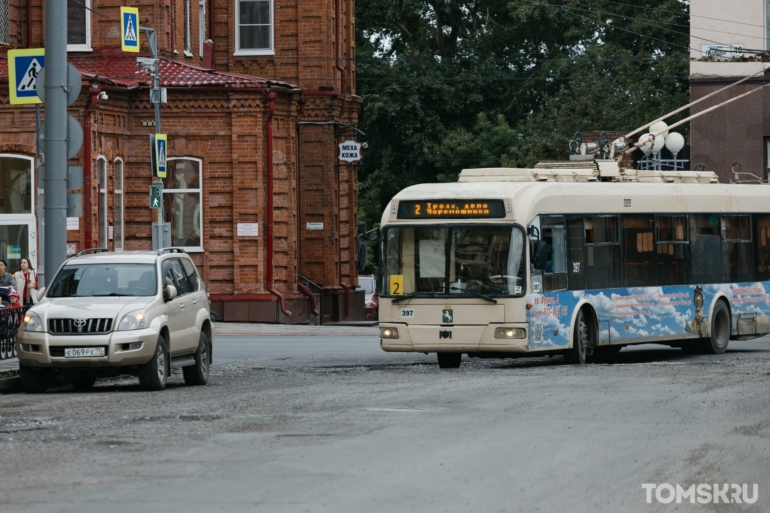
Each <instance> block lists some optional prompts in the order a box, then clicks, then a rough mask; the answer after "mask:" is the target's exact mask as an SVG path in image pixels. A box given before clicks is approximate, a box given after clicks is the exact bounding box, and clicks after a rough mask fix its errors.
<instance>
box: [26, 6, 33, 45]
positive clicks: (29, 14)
mask: <svg viewBox="0 0 770 513" xmlns="http://www.w3.org/2000/svg"><path fill="white" fill-rule="evenodd" d="M27 48H32V0H27Z"/></svg>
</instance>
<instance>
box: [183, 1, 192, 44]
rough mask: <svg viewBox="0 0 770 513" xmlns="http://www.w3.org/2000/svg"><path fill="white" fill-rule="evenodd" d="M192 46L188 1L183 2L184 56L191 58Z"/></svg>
mask: <svg viewBox="0 0 770 513" xmlns="http://www.w3.org/2000/svg"><path fill="white" fill-rule="evenodd" d="M191 48H192V44H191V43H190V0H184V54H185V56H186V57H192V49H191Z"/></svg>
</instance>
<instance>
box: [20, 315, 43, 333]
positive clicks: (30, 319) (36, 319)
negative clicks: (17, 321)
mask: <svg viewBox="0 0 770 513" xmlns="http://www.w3.org/2000/svg"><path fill="white" fill-rule="evenodd" d="M21 329H23V330H24V331H43V321H42V320H41V319H40V316H39V315H38V314H36V313H35V312H27V313H26V314H25V315H24V321H23V322H22V324H21Z"/></svg>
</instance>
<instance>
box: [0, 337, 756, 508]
mask: <svg viewBox="0 0 770 513" xmlns="http://www.w3.org/2000/svg"><path fill="white" fill-rule="evenodd" d="M215 333H216V334H215V341H214V344H215V345H214V365H213V366H212V375H211V380H210V382H209V385H208V386H206V387H195V388H191V387H186V386H184V384H183V380H182V376H181V374H175V375H173V376H172V379H171V383H170V386H169V387H168V388H167V389H166V390H165V391H163V392H158V393H147V392H142V391H140V390H139V386H138V381H137V380H135V379H133V378H126V379H119V380H101V381H99V382H98V383H97V386H96V388H94V390H93V391H92V392H88V393H82V392H76V391H74V390H73V389H72V388H71V387H68V386H63V387H61V388H59V389H56V390H53V391H50V392H49V393H47V394H42V395H25V394H12V395H2V396H0V512H3V513H5V512H14V513H17V512H26V511H34V512H70V511H71V512H75V511H77V512H104V511H109V512H135V511H161V510H162V511H164V512H184V513H193V512H211V511H225V512H240V511H244V512H246V511H260V512H261V511H264V512H271V513H272V512H292V513H294V512H335V513H338V512H367V513H368V512H403V511H419V512H434V511H435V512H498V511H499V512H508V511H526V512H534V511H543V512H550V511H570V512H583V511H585V512H599V511H617V512H637V511H639V512H653V511H762V512H767V511H770V393H769V387H768V385H769V384H770V337H764V338H762V339H758V340H755V341H750V342H731V343H730V348H729V350H728V353H726V354H724V355H720V356H691V355H685V354H683V353H682V352H681V351H679V350H677V349H670V348H667V347H664V346H655V345H648V346H639V347H637V348H634V349H633V350H629V349H628V348H627V349H624V350H623V351H622V352H621V353H620V354H619V355H617V356H614V357H604V358H603V359H601V360H599V361H598V362H597V363H593V364H589V365H585V366H581V367H577V366H567V365H563V364H562V363H561V358H558V357H557V358H539V359H520V360H478V359H467V358H466V359H464V361H463V365H462V367H461V368H460V369H457V370H439V368H438V365H437V364H436V359H435V355H428V356H426V355H423V354H392V353H384V352H382V351H380V349H379V346H378V338H377V329H376V328H358V327H330V326H324V327H318V326H275V325H239V324H219V325H217V326H216V331H215ZM644 483H657V484H661V483H670V484H671V485H674V486H675V485H676V484H680V485H682V486H683V487H688V486H690V485H691V484H700V483H711V484H713V483H720V484H723V483H736V484H744V483H746V484H749V485H753V484H754V483H757V484H758V490H759V498H758V500H757V501H756V502H755V503H754V504H745V503H744V504H727V505H724V504H713V503H709V504H705V505H701V504H690V503H689V501H687V502H686V503H683V504H677V503H676V501H674V502H673V503H671V504H661V503H659V502H657V501H656V500H655V499H653V502H652V503H651V504H648V503H647V501H646V497H645V495H646V492H645V490H644V489H643V488H642V484H644Z"/></svg>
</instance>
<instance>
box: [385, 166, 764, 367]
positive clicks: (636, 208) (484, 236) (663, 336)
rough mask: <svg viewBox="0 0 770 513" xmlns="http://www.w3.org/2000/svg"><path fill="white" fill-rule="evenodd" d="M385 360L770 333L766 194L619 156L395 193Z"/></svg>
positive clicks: (477, 173)
mask: <svg viewBox="0 0 770 513" xmlns="http://www.w3.org/2000/svg"><path fill="white" fill-rule="evenodd" d="M379 251H380V255H379V257H380V258H379V267H380V271H379V276H378V283H377V288H378V294H379V296H380V306H379V314H380V344H381V347H382V349H383V350H385V351H413V352H425V353H437V355H438V362H439V365H440V366H441V367H442V368H451V367H458V366H459V365H460V362H461V357H462V354H468V355H469V356H472V357H493V358H495V357H500V358H506V357H518V356H543V355H547V354H552V355H553V354H560V355H563V356H564V357H565V358H566V360H567V361H569V362H573V363H578V364H581V363H584V362H585V361H586V358H587V357H590V356H591V355H592V354H596V353H601V352H607V353H611V352H617V351H620V349H621V348H622V347H624V346H626V345H629V344H643V343H650V342H654V343H662V344H668V345H671V346H675V347H681V348H682V349H683V350H685V351H691V352H703V353H713V354H719V353H722V352H724V351H725V349H726V348H727V344H728V342H729V340H730V339H750V338H754V337H758V336H760V335H764V334H766V333H768V332H770V186H768V185H759V184H753V185H749V184H724V183H719V182H718V180H717V177H716V175H715V174H714V173H712V172H698V171H676V172H674V171H637V170H629V169H621V168H619V167H618V165H617V163H616V162H615V161H614V160H607V161H600V160H593V161H584V162H562V163H541V164H538V165H537V166H536V167H535V168H533V169H471V170H464V171H462V173H461V174H460V178H459V181H458V182H457V183H443V184H422V185H415V186H412V187H409V188H407V189H405V190H403V191H401V192H399V193H398V194H397V195H396V196H395V197H394V198H393V199H392V200H391V202H390V203H389V204H388V206H387V208H386V210H385V212H384V214H383V216H382V223H381V237H380V247H379Z"/></svg>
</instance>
